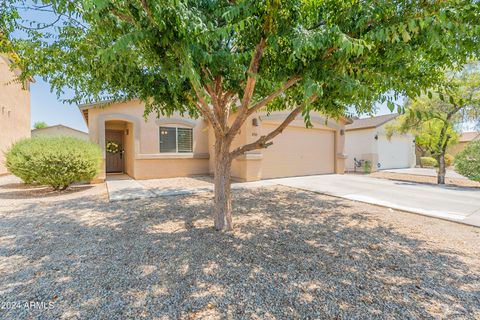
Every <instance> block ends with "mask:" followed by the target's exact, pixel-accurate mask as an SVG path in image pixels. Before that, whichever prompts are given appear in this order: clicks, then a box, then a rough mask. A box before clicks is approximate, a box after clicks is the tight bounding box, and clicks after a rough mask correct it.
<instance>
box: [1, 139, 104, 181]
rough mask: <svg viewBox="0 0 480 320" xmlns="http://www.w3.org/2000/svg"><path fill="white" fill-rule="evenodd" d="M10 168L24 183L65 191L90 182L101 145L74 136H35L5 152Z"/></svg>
mask: <svg viewBox="0 0 480 320" xmlns="http://www.w3.org/2000/svg"><path fill="white" fill-rule="evenodd" d="M5 156H6V161H5V164H6V166H7V168H8V170H9V171H10V172H11V173H12V174H14V175H16V176H17V177H19V178H20V179H22V180H23V181H24V182H25V183H27V184H30V183H39V184H45V185H49V186H52V187H53V188H54V189H55V190H59V189H61V190H64V189H66V188H67V187H68V186H69V185H71V184H72V183H74V182H81V181H89V180H91V179H93V178H94V177H95V176H96V175H97V173H98V169H99V166H100V163H101V160H102V153H101V150H100V147H98V146H97V145H95V144H93V143H90V142H87V141H84V140H80V139H76V138H72V137H36V138H32V139H24V140H21V141H19V142H17V143H15V144H14V145H13V146H12V147H11V148H10V149H9V150H8V151H7V153H6V155H5Z"/></svg>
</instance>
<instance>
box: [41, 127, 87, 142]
mask: <svg viewBox="0 0 480 320" xmlns="http://www.w3.org/2000/svg"><path fill="white" fill-rule="evenodd" d="M38 136H49V137H58V136H67V137H74V138H78V139H82V140H89V138H88V133H86V132H83V131H80V130H77V129H73V128H70V127H67V126H64V125H62V124H57V125H56V126H50V127H45V128H40V129H33V130H32V137H38Z"/></svg>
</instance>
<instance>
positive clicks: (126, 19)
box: [112, 9, 135, 25]
mask: <svg viewBox="0 0 480 320" xmlns="http://www.w3.org/2000/svg"><path fill="white" fill-rule="evenodd" d="M112 13H113V15H114V16H116V17H117V18H119V19H120V20H122V21H123V22H126V23H129V24H133V25H135V21H134V20H133V19H132V18H131V17H129V16H128V15H126V14H124V13H121V12H119V11H117V10H116V9H112Z"/></svg>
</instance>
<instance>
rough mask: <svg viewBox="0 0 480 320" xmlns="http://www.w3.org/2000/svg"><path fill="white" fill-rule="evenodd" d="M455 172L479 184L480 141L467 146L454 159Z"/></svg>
mask: <svg viewBox="0 0 480 320" xmlns="http://www.w3.org/2000/svg"><path fill="white" fill-rule="evenodd" d="M455 171H457V172H458V173H460V174H461V175H463V176H465V177H467V178H469V179H471V180H474V181H479V182H480V141H473V142H470V143H469V144H467V146H466V147H465V149H464V150H463V151H461V152H459V153H458V154H457V157H456V158H455Z"/></svg>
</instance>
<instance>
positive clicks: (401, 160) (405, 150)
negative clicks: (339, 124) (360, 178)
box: [345, 114, 416, 171]
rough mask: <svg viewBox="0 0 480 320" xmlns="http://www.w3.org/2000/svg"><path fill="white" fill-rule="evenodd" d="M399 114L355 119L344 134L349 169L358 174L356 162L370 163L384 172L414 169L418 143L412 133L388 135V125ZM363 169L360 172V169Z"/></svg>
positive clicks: (373, 168)
mask: <svg viewBox="0 0 480 320" xmlns="http://www.w3.org/2000/svg"><path fill="white" fill-rule="evenodd" d="M397 116H398V114H387V115H382V116H378V117H369V118H364V119H354V120H353V122H352V123H351V124H348V125H347V126H346V127H345V129H346V134H345V153H346V154H347V155H348V159H347V162H346V167H347V170H348V171H355V170H358V169H359V168H356V167H355V160H357V161H362V162H364V161H369V162H370V164H371V169H372V171H376V170H382V169H397V168H411V167H414V166H415V159H416V157H415V142H414V137H413V136H412V135H411V134H394V135H393V136H392V137H391V138H390V139H389V138H387V135H386V130H385V129H386V126H387V125H388V124H389V123H391V122H392V121H393V120H395V118H396V117H397ZM360 170H361V169H360Z"/></svg>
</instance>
